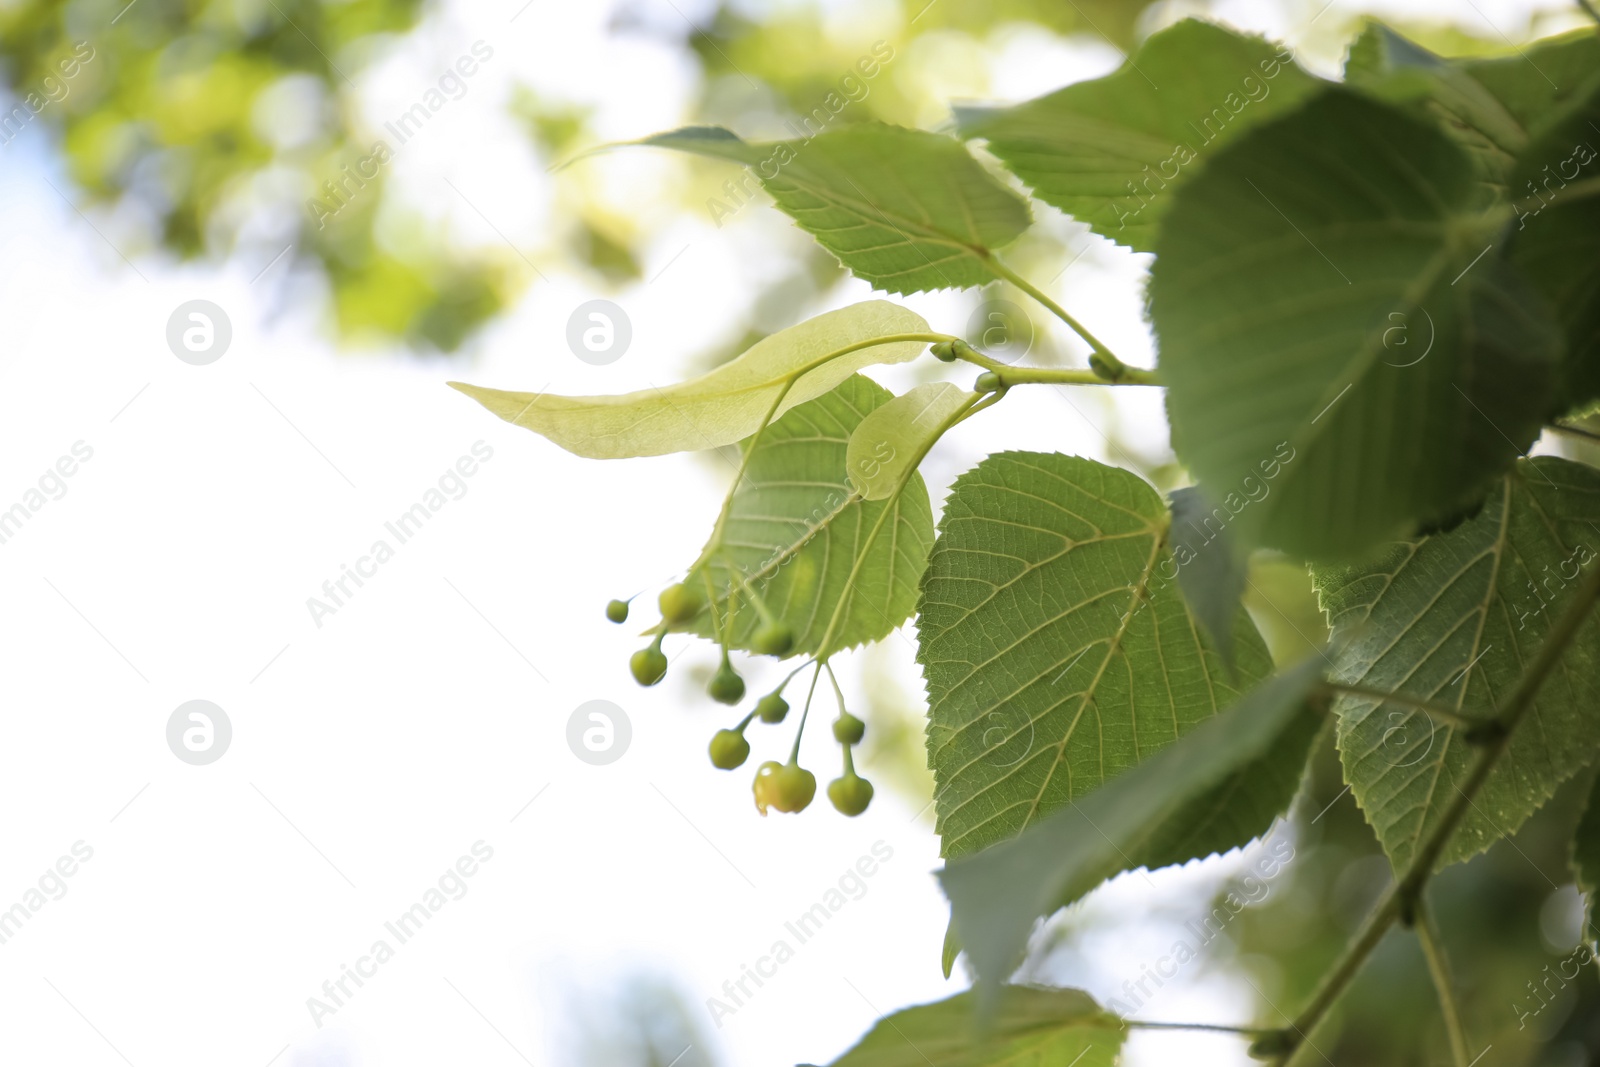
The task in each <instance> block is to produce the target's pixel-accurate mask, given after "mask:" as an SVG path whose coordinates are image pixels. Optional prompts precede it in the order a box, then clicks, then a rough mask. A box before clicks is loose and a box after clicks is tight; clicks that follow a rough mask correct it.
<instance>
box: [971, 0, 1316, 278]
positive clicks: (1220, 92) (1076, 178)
mask: <svg viewBox="0 0 1600 1067" xmlns="http://www.w3.org/2000/svg"><path fill="white" fill-rule="evenodd" d="M1320 84H1322V83H1321V82H1320V81H1319V80H1318V79H1316V78H1314V77H1312V76H1311V75H1309V74H1307V73H1305V72H1304V71H1303V70H1301V69H1300V68H1299V67H1297V66H1295V65H1294V60H1293V53H1292V52H1291V51H1290V50H1289V49H1287V48H1280V47H1279V46H1277V45H1274V44H1270V43H1268V42H1267V41H1264V40H1262V39H1261V38H1259V37H1243V36H1240V35H1239V34H1236V33H1234V32H1232V31H1231V30H1226V29H1223V28H1222V27H1221V26H1215V25H1212V24H1211V23H1209V22H1199V21H1196V20H1194V19H1185V20H1184V21H1182V22H1180V23H1178V24H1177V25H1175V26H1171V27H1169V28H1167V29H1164V30H1162V31H1160V32H1159V33H1156V34H1154V35H1153V36H1152V37H1151V38H1150V39H1149V40H1148V41H1146V42H1145V43H1144V44H1143V45H1142V46H1141V47H1140V48H1139V50H1138V51H1137V52H1135V53H1134V54H1133V56H1132V57H1130V58H1129V60H1128V62H1127V63H1126V64H1124V65H1123V67H1122V69H1120V70H1118V71H1117V72H1116V73H1114V74H1110V75H1107V76H1106V77H1104V78H1098V79H1096V80H1094V81H1088V82H1080V83H1078V84H1077V85H1069V86H1067V87H1066V88H1065V89H1059V90H1057V91H1056V92H1053V93H1050V94H1049V95H1047V96H1041V97H1039V98H1038V99H1036V100H1030V101H1028V102H1027V103H1024V104H1018V105H1017V106H1016V107H1010V108H957V109H956V122H957V124H958V126H959V127H960V130H961V135H962V136H963V137H982V138H986V139H987V140H988V142H989V151H991V152H993V153H994V154H995V155H996V156H998V157H1000V159H1001V160H1003V161H1004V162H1005V164H1006V166H1008V167H1010V168H1011V169H1012V170H1013V171H1015V172H1016V174H1017V176H1018V177H1020V178H1021V179H1022V180H1023V181H1025V182H1027V183H1028V185H1029V186H1030V187H1032V189H1033V191H1034V194H1035V195H1036V196H1038V197H1039V199H1041V200H1043V201H1044V202H1045V203H1047V204H1051V205H1053V206H1055V207H1058V208H1060V209H1061V210H1062V211H1065V212H1066V213H1067V214H1069V215H1071V216H1073V217H1074V218H1076V219H1079V220H1080V221H1082V222H1086V223H1088V224H1089V225H1090V226H1091V227H1093V228H1094V230H1095V232H1096V233H1099V234H1101V235H1102V236H1105V237H1109V238H1111V239H1112V240H1113V241H1116V242H1118V243H1120V244H1124V245H1127V246H1128V247H1130V248H1132V249H1134V250H1135V251H1139V252H1148V251H1150V250H1151V249H1152V248H1153V247H1154V241H1155V235H1156V228H1157V225H1158V224H1159V223H1160V221H1161V218H1162V217H1163V216H1164V215H1165V214H1166V212H1167V210H1168V208H1169V207H1170V206H1171V203H1172V192H1173V189H1174V187H1176V186H1179V185H1181V184H1183V183H1184V182H1186V181H1188V180H1189V179H1190V178H1192V177H1193V176H1194V175H1195V174H1196V173H1197V172H1198V171H1199V169H1200V167H1201V166H1202V165H1203V163H1204V161H1205V159H1206V158H1207V157H1209V156H1210V155H1211V153H1212V152H1213V151H1215V150H1216V149H1217V148H1218V147H1219V146H1221V145H1224V144H1226V143H1228V142H1229V141H1231V140H1233V139H1234V138H1236V137H1237V136H1238V135H1239V134H1240V133H1242V132H1243V131H1245V130H1247V129H1249V128H1250V127H1252V126H1256V125H1259V124H1260V123H1261V122H1263V121H1264V120H1266V119H1269V118H1272V117H1274V116H1276V115H1280V114H1282V113H1283V112H1284V111H1286V110H1289V109H1291V108H1293V107H1294V106H1295V105H1296V104H1298V103H1299V102H1300V101H1301V100H1303V99H1304V98H1305V97H1306V96H1307V95H1308V94H1309V93H1310V92H1312V91H1313V90H1314V89H1315V88H1316V87H1317V86H1319V85H1320Z"/></svg>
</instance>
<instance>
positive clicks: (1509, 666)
mask: <svg viewBox="0 0 1600 1067" xmlns="http://www.w3.org/2000/svg"><path fill="white" fill-rule="evenodd" d="M1597 557H1600V472H1597V471H1595V470H1594V469H1593V468H1590V467H1586V466H1581V465H1579V464H1576V463H1570V462H1568V461H1566V460H1562V459H1554V458H1549V457H1539V458H1536V459H1534V460H1532V461H1522V462H1519V463H1518V464H1517V465H1516V466H1515V467H1514V468H1513V469H1512V471H1511V472H1510V473H1509V474H1507V475H1505V476H1503V477H1502V478H1501V479H1500V480H1499V482H1498V484H1496V485H1495V486H1494V488H1493V490H1492V491H1491V492H1490V493H1489V496H1488V499H1487V500H1486V501H1485V502H1484V505H1483V510H1482V511H1481V512H1479V514H1478V515H1477V517H1476V518H1473V519H1471V520H1470V521H1468V522H1465V523H1463V524H1461V525H1460V526H1458V527H1456V528H1455V529H1454V530H1451V531H1450V532H1448V533H1442V534H1438V535H1435V536H1432V537H1424V538H1421V539H1419V540H1416V541H1412V542H1408V543H1404V544H1400V545H1396V546H1394V547H1393V548H1392V549H1391V550H1390V551H1388V552H1387V553H1385V554H1384V555H1383V556H1382V557H1381V558H1379V559H1378V560H1377V561H1376V562H1374V563H1368V564H1362V565H1359V566H1354V567H1346V568H1333V567H1319V568H1317V572H1316V576H1315V577H1316V585H1317V588H1318V591H1319V594H1320V596H1321V599H1322V605H1323V608H1324V610H1325V611H1326V612H1327V614H1328V619H1329V621H1330V623H1331V624H1332V626H1333V633H1334V640H1335V641H1336V642H1339V641H1343V648H1342V650H1341V652H1340V653H1339V656H1338V658H1337V665H1336V668H1335V671H1334V673H1333V677H1334V679H1335V680H1337V681H1340V682H1345V683H1352V684H1360V685H1362V686H1365V687H1368V688H1375V689H1380V690H1382V691H1383V692H1386V693H1393V692H1401V693H1406V694H1410V695H1413V696H1419V697H1425V698H1429V699H1432V700H1438V701H1443V702H1446V703H1448V704H1450V705H1451V706H1453V707H1456V708H1459V709H1462V711H1463V712H1464V713H1468V714H1472V713H1478V714H1482V713H1486V712H1487V710H1488V709H1490V708H1493V707H1495V706H1496V704H1497V703H1498V702H1499V701H1501V700H1503V699H1504V698H1505V697H1506V695H1507V694H1508V693H1509V692H1510V691H1511V690H1512V689H1513V688H1514V687H1515V686H1516V684H1517V680H1518V678H1519V677H1520V676H1521V673H1522V669H1523V667H1524V666H1526V665H1527V664H1528V663H1529V662H1530V661H1532V659H1533V657H1534V655H1535V653H1536V652H1537V650H1538V648H1539V645H1540V644H1541V643H1542V642H1543V641H1544V637H1545V634H1546V633H1547V632H1548V631H1549V629H1550V627H1551V626H1552V625H1553V623H1554V621H1555V619H1556V618H1557V617H1559V615H1560V614H1561V612H1562V610H1563V606H1564V605H1563V597H1564V596H1566V595H1568V594H1569V593H1570V590H1571V588H1572V585H1573V580H1574V579H1575V578H1577V577H1578V576H1579V573H1580V571H1581V569H1582V568H1583V567H1584V566H1587V565H1589V564H1591V563H1592V561H1594V560H1595V559H1596V558H1597ZM1335 708H1336V710H1337V711H1338V718H1339V749H1340V752H1341V754H1342V757H1343V759H1344V772H1345V780H1346V781H1348V782H1349V783H1350V785H1351V790H1352V792H1354V794H1355V798H1356V801H1357V803H1359V804H1360V805H1361V808H1362V810H1363V811H1364V812H1365V813H1366V816H1367V821H1368V822H1370V823H1371V824H1372V826H1373V829H1374V830H1376V831H1377V835H1378V840H1379V841H1380V842H1381V843H1382V844H1383V848H1384V851H1386V852H1387V853H1388V854H1389V858H1390V859H1391V860H1392V861H1393V863H1394V865H1395V868H1396V869H1397V870H1398V869H1404V868H1405V867H1406V866H1407V865H1409V864H1410V862H1411V859H1412V856H1413V855H1414V853H1415V850H1416V847H1417V844H1418V842H1419V841H1420V840H1421V839H1422V838H1423V837H1424V836H1425V835H1426V834H1427V833H1428V832H1429V831H1430V830H1431V829H1432V828H1433V827H1434V825H1435V824H1436V823H1437V822H1438V819H1439V815H1440V813H1441V812H1442V811H1443V810H1444V809H1445V808H1446V807H1448V806H1449V804H1450V802H1451V801H1452V800H1454V799H1455V797H1456V795H1457V794H1456V788H1457V785H1458V784H1459V783H1460V782H1461V781H1462V779H1463V778H1465V777H1466V774H1467V771H1468V768H1469V767H1470V765H1471V763H1472V760H1473V754H1474V753H1473V749H1472V748H1471V746H1469V745H1468V744H1467V742H1466V741H1465V740H1464V739H1463V738H1462V737H1461V735H1460V732H1459V731H1457V730H1454V729H1452V728H1450V727H1448V726H1443V725H1438V724H1436V723H1435V722H1434V721H1433V720H1432V719H1430V718H1429V717H1428V716H1427V714H1426V713H1425V712H1422V711H1418V710H1415V709H1412V708H1409V707H1404V706H1402V705H1399V704H1395V703H1390V702H1384V703H1379V702H1377V701H1374V700H1369V699H1363V698H1357V697H1352V696H1341V697H1340V698H1339V699H1338V701H1337V702H1336V704H1335ZM1597 756H1600V620H1597V619H1593V618H1591V619H1590V621H1589V622H1588V623H1587V624H1585V626H1584V628H1583V629H1582V630H1581V631H1579V634H1578V636H1577V638H1576V640H1574V642H1573V644H1572V645H1571V646H1570V647H1569V648H1568V650H1567V653H1566V655H1565V656H1564V657H1563V658H1562V659H1561V662H1560V664H1559V666H1558V667H1557V668H1556V669H1555V670H1554V671H1553V672H1552V673H1551V675H1550V677H1549V678H1548V679H1546V681H1545V683H1544V686H1543V688H1541V689H1540V690H1539V694H1538V697H1537V698H1536V699H1535V701H1534V703H1533V706H1532V707H1531V708H1530V709H1529V710H1528V712H1527V713H1526V715H1525V716H1524V717H1523V719H1522V722H1521V723H1520V725H1518V727H1517V729H1516V732H1515V733H1514V734H1513V735H1512V737H1511V744H1510V746H1509V748H1508V749H1507V751H1506V753H1505V755H1503V756H1502V757H1501V760H1500V764H1499V765H1498V766H1497V767H1496V768H1495V770H1494V772H1493V773H1492V774H1491V775H1490V777H1489V779H1488V781H1487V782H1486V783H1485V784H1484V787H1483V789H1482V791H1481V792H1480V793H1479V794H1478V796H1477V797H1476V798H1475V799H1474V802H1473V804H1472V807H1471V808H1470V809H1469V810H1468V812H1467V815H1466V818H1465V819H1464V820H1463V821H1462V823H1461V825H1460V827H1459V828H1458V829H1457V830H1456V832H1455V835H1454V836H1453V837H1452V838H1451V840H1450V844H1449V845H1448V846H1447V847H1446V849H1445V851H1444V854H1443V856H1442V857H1441V864H1447V863H1453V862H1456V861H1458V860H1463V859H1467V858H1469V857H1471V856H1473V855H1475V854H1477V853H1478V852H1481V851H1483V850H1484V849H1486V848H1488V847H1489V846H1490V845H1491V844H1493V843H1494V842H1495V841H1497V840H1499V839H1500V838H1502V837H1505V836H1507V835H1508V834H1511V833H1514V832H1515V831H1516V829H1517V828H1518V827H1519V826H1521V825H1522V823H1523V822H1524V821H1525V820H1526V819H1527V818H1528V816H1529V815H1531V814H1533V812H1534V811H1535V810H1536V809H1537V808H1538V807H1539V806H1540V805H1541V804H1543V803H1544V802H1545V801H1546V800H1547V799H1549V797H1550V795H1551V794H1552V793H1554V792H1555V789H1556V787H1557V786H1558V785H1560V784H1561V782H1563V781H1564V780H1566V779H1567V778H1569V777H1571V776H1572V775H1573V774H1576V773H1577V772H1578V771H1579V770H1581V769H1582V768H1583V767H1584V766H1586V765H1588V764H1590V763H1591V762H1593V761H1594V760H1595V758H1596V757H1597Z"/></svg>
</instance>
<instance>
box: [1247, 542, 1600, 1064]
mask: <svg viewBox="0 0 1600 1067" xmlns="http://www.w3.org/2000/svg"><path fill="white" fill-rule="evenodd" d="M1596 601H1600V567H1597V568H1595V569H1594V570H1593V571H1591V572H1590V573H1589V575H1588V576H1587V577H1586V578H1585V579H1584V581H1583V584H1582V585H1580V586H1579V587H1578V588H1577V590H1575V591H1574V593H1573V598H1572V601H1571V602H1570V603H1569V604H1568V605H1567V610H1566V611H1564V612H1563V613H1562V614H1561V616H1560V617H1559V618H1558V619H1556V622H1555V625H1553V626H1552V627H1551V628H1550V632H1549V633H1548V634H1546V635H1545V639H1544V643H1543V644H1541V645H1540V646H1539V651H1538V652H1537V653H1536V654H1535V655H1534V659H1533V662H1532V663H1531V664H1530V665H1529V666H1528V668H1527V669H1526V670H1525V671H1523V673H1522V677H1521V679H1519V680H1518V682H1517V686H1516V688H1515V689H1514V690H1512V692H1511V695H1510V696H1509V697H1508V698H1507V699H1506V701H1505V703H1504V704H1503V705H1501V706H1500V707H1499V709H1498V710H1497V711H1496V713H1495V716H1494V719H1493V720H1492V721H1493V723H1494V724H1495V726H1496V727H1497V728H1498V729H1497V730H1496V731H1495V732H1494V733H1493V735H1492V736H1491V737H1490V738H1489V739H1488V740H1487V741H1486V742H1485V743H1484V744H1483V745H1482V747H1480V748H1479V749H1478V755H1477V758H1476V759H1474V760H1473V762H1472V765H1471V767H1470V768H1469V769H1468V771H1467V776H1466V778H1465V780H1464V781H1463V782H1461V783H1460V784H1459V785H1457V786H1456V795H1455V797H1454V798H1452V799H1451V801H1450V804H1449V805H1448V806H1447V807H1446V808H1445V809H1444V811H1443V813H1442V814H1441V815H1440V816H1439V821H1438V822H1436V823H1435V824H1434V825H1433V828H1432V829H1431V830H1429V831H1428V833H1427V835H1426V836H1425V837H1424V838H1423V839H1422V842H1421V843H1420V844H1419V845H1418V846H1417V849H1416V851H1415V852H1414V853H1413V854H1412V857H1411V863H1410V864H1409V865H1408V866H1407V867H1406V871H1405V874H1403V875H1402V876H1401V877H1400V878H1399V879H1397V880H1396V881H1394V882H1391V883H1390V885H1389V888H1388V889H1387V890H1385V891H1384V894H1383V896H1382V897H1381V898H1380V899H1379V901H1378V903H1377V905H1376V906H1375V907H1374V908H1373V910H1372V913H1371V914H1370V915H1368V916H1367V919H1366V921H1365V922H1364V923H1363V924H1362V926H1361V930H1360V931H1359V932H1358V933H1357V934H1356V937H1355V940H1353V941H1352V942H1351V943H1350V945H1349V946H1348V947H1347V948H1346V949H1345V952H1344V955H1343V956H1342V957H1340V959H1339V962H1338V963H1337V964H1335V965H1334V969H1333V970H1332V971H1331V972H1330V973H1329V974H1328V975H1327V977H1325V978H1324V979H1323V980H1322V984H1321V985H1320V986H1318V987H1317V991H1316V992H1315V993H1314V994H1312V997H1311V1002H1310V1003H1309V1004H1307V1005H1306V1006H1305V1007H1304V1008H1303V1009H1301V1011H1300V1014H1299V1015H1297V1016H1295V1018H1294V1021H1293V1022H1291V1023H1290V1024H1289V1025H1288V1026H1287V1027H1285V1028H1284V1029H1283V1031H1282V1035H1283V1043H1282V1045H1281V1046H1280V1047H1279V1048H1278V1049H1277V1050H1276V1051H1277V1053H1278V1056H1279V1062H1280V1063H1286V1062H1288V1061H1289V1060H1290V1059H1291V1058H1292V1057H1293V1055H1294V1054H1295V1053H1296V1052H1297V1051H1299V1049H1300V1047H1301V1045H1302V1044H1303V1043H1304V1042H1305V1040H1306V1037H1307V1035H1309V1034H1310V1033H1311V1032H1312V1031H1313V1030H1314V1029H1315V1028H1316V1027H1317V1025H1318V1024H1319V1023H1320V1022H1322V1019H1323V1017H1324V1016H1325V1015H1326V1014H1327V1013H1328V1009H1330V1008H1331V1007H1333V1004H1334V1002H1335V1001H1337V1000H1338V999H1339V997H1340V995H1341V994H1343V993H1344V991H1345V987H1346V986H1348V985H1349V984H1350V982H1351V980H1352V979H1354V978H1355V976H1356V973H1357V972H1358V971H1360V970H1361V967H1362V965H1363V964H1364V963H1366V961H1367V957H1368V956H1370V955H1371V954H1372V950H1373V949H1375V948H1377V946H1378V942H1380V941H1382V940H1383V936H1384V934H1386V933H1388V931H1389V927H1390V926H1391V925H1393V924H1394V923H1395V922H1396V921H1397V920H1406V921H1410V920H1411V919H1413V918H1414V917H1415V915H1416V907H1417V900H1418V899H1419V897H1420V896H1421V893H1422V887H1423V886H1424V885H1426V884H1427V881H1428V879H1429V878H1430V877H1431V876H1432V875H1433V872H1434V868H1435V866H1436V865H1437V864H1438V862H1439V857H1440V856H1441V855H1443V854H1444V850H1445V848H1446V846H1448V845H1449V843H1450V840H1451V838H1453V837H1454V836H1455V832H1456V829H1457V828H1458V827H1459V826H1460V825H1461V820H1462V819H1464V818H1465V817H1466V814H1467V812H1468V811H1469V810H1470V809H1471V807H1472V805H1473V801H1474V798H1475V797H1476V796H1477V795H1478V793H1479V791H1480V790H1482V789H1483V784H1484V782H1486V781H1487V780H1488V778H1489V775H1490V773H1491V772H1492V771H1493V770H1494V768H1495V765H1496V764H1497V763H1498V762H1499V761H1500V757H1501V756H1503V755H1505V752H1506V749H1507V748H1508V747H1510V744H1511V735H1512V731H1513V730H1515V729H1516V726H1517V724H1518V723H1519V722H1521V721H1522V717H1523V716H1524V715H1525V714H1526V713H1527V711H1528V709H1529V708H1530V707H1532V706H1533V700H1534V697H1536V696H1538V694H1539V689H1540V687H1541V686H1543V685H1544V682H1545V679H1546V678H1547V677H1548V676H1549V674H1550V672H1551V671H1552V670H1554V669H1555V666H1556V664H1557V663H1559V662H1560V660H1561V657H1562V655H1563V654H1565V652H1566V650H1567V646H1568V645H1570V644H1571V643H1572V640H1573V638H1574V637H1576V636H1577V635H1578V631H1579V629H1581V628H1582V626H1583V624H1584V623H1585V622H1586V621H1587V620H1588V618H1589V615H1590V613H1591V612H1592V611H1593V610H1594V606H1595V603H1596Z"/></svg>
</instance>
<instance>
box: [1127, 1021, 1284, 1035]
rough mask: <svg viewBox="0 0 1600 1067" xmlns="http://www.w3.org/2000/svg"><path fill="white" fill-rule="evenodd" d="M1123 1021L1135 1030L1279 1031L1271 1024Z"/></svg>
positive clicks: (1243, 1033) (1270, 1032)
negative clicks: (1232, 1024)
mask: <svg viewBox="0 0 1600 1067" xmlns="http://www.w3.org/2000/svg"><path fill="white" fill-rule="evenodd" d="M1122 1021H1123V1023H1124V1024H1125V1025H1126V1026H1128V1027H1129V1028H1130V1029H1134V1030H1204V1031H1207V1032H1209V1033H1216V1034H1238V1035H1239V1036H1240V1037H1260V1036H1262V1035H1263V1034H1275V1033H1277V1032H1278V1031H1277V1030H1276V1028H1274V1027H1271V1026H1223V1025H1221V1024H1220V1023H1147V1022H1143V1021H1141V1020H1139V1019H1124V1020H1122Z"/></svg>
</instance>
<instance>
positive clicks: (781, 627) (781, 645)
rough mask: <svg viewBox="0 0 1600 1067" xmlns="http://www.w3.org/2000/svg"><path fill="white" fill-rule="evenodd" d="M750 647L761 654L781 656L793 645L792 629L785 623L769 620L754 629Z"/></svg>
mask: <svg viewBox="0 0 1600 1067" xmlns="http://www.w3.org/2000/svg"><path fill="white" fill-rule="evenodd" d="M750 647H751V648H752V649H754V650H755V651H756V652H759V653H760V654H761V655H763V656H781V655H783V654H784V653H785V652H787V651H789V650H790V649H791V648H793V647H794V631H793V630H791V629H789V625H788V624H787V623H782V622H769V623H767V624H765V625H764V626H761V627H758V628H757V629H756V632H755V634H754V636H752V637H751V638H750Z"/></svg>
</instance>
